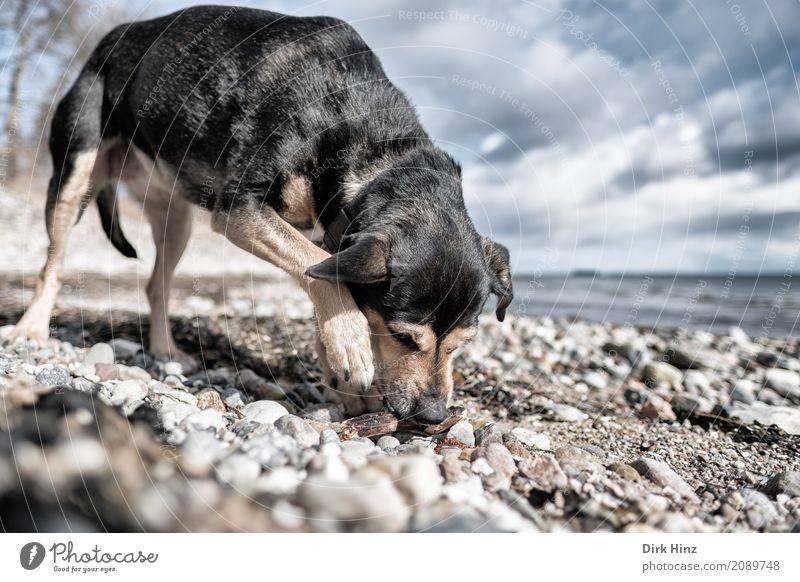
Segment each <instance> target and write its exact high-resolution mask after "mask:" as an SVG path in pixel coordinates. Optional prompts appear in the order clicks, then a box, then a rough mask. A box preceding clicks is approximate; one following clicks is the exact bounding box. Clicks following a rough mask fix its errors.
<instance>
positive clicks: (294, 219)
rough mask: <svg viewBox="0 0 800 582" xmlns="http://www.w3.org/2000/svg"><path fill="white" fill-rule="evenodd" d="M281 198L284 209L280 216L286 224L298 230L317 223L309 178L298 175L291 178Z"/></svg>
mask: <svg viewBox="0 0 800 582" xmlns="http://www.w3.org/2000/svg"><path fill="white" fill-rule="evenodd" d="M281 197H282V201H283V209H282V210H281V212H280V216H281V218H283V219H284V220H285V221H286V222H288V223H289V224H291V225H292V226H294V227H297V228H311V227H312V226H313V225H314V224H315V223H316V222H317V213H316V212H315V210H314V200H313V197H312V193H311V182H309V180H308V178H306V177H305V176H300V175H297V174H295V175H293V176H291V177H290V178H289V180H287V182H286V184H285V185H284V187H283V190H282V191H281Z"/></svg>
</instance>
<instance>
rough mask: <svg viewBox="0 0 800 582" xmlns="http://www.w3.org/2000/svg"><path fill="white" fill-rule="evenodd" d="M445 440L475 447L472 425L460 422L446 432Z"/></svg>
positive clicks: (467, 422)
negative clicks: (452, 440) (448, 439)
mask: <svg viewBox="0 0 800 582" xmlns="http://www.w3.org/2000/svg"><path fill="white" fill-rule="evenodd" d="M447 438H450V439H454V440H457V441H458V442H460V443H462V444H463V445H465V446H467V447H474V446H475V433H474V432H473V431H472V425H471V424H470V423H469V421H466V420H460V421H458V422H457V423H455V424H454V425H453V426H451V427H450V430H448V431H447ZM398 444H399V442H398Z"/></svg>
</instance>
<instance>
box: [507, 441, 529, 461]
mask: <svg viewBox="0 0 800 582" xmlns="http://www.w3.org/2000/svg"><path fill="white" fill-rule="evenodd" d="M512 436H513V435H512ZM504 444H505V447H506V448H507V449H508V452H509V453H511V456H512V457H516V458H518V459H527V458H528V457H530V456H531V452H530V450H529V449H528V447H526V446H525V445H523V444H522V443H521V442H519V441H518V440H517V439H516V438H510V439H506V442H505V443H504Z"/></svg>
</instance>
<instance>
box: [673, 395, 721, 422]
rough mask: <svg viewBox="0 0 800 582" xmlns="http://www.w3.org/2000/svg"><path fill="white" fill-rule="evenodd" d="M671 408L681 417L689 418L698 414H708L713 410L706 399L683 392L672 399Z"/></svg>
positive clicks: (712, 406)
mask: <svg viewBox="0 0 800 582" xmlns="http://www.w3.org/2000/svg"><path fill="white" fill-rule="evenodd" d="M672 408H673V409H675V410H676V411H677V412H678V413H679V414H681V416H689V415H692V414H698V413H699V414H708V413H710V412H711V411H712V410H714V404H713V403H712V402H711V401H710V400H709V399H708V398H703V397H702V396H698V395H696V394H688V393H686V392H683V393H679V394H675V395H674V396H673V397H672Z"/></svg>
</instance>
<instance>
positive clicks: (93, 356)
mask: <svg viewBox="0 0 800 582" xmlns="http://www.w3.org/2000/svg"><path fill="white" fill-rule="evenodd" d="M83 361H84V362H85V363H87V364H92V365H94V364H113V363H114V349H113V348H112V347H111V346H110V345H108V344H105V343H99V344H94V345H93V346H92V347H91V348H90V349H89V351H88V352H86V357H85V358H84V359H83Z"/></svg>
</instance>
